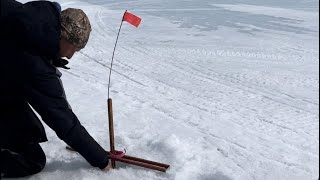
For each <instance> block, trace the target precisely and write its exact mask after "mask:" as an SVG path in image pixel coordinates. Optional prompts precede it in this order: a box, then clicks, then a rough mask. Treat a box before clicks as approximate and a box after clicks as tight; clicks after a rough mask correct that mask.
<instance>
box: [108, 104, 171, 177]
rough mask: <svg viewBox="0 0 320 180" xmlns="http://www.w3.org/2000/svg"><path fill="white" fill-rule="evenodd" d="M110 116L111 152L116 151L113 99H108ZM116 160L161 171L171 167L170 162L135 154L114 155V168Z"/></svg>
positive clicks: (112, 160)
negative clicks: (153, 159) (148, 158)
mask: <svg viewBox="0 0 320 180" xmlns="http://www.w3.org/2000/svg"><path fill="white" fill-rule="evenodd" d="M108 117H109V138H110V153H115V152H116V150H115V146H114V128H113V109H112V99H111V98H109V99H108ZM116 161H120V162H123V163H127V164H132V165H136V166H140V167H144V168H148V169H153V170H157V171H161V172H166V170H167V169H168V168H169V167H170V165H168V164H163V163H159V162H155V161H150V160H146V159H141V158H137V157H133V156H128V155H124V156H123V157H121V158H119V157H113V158H111V164H112V168H115V167H116Z"/></svg>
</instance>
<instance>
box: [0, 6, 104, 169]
mask: <svg viewBox="0 0 320 180" xmlns="http://www.w3.org/2000/svg"><path fill="white" fill-rule="evenodd" d="M0 36H1V48H0V139H1V147H6V146H11V145H13V144H23V143H33V142H44V141H46V140H47V138H46V134H45V130H44V127H43V125H42V123H41V122H40V120H39V119H38V117H37V116H36V115H35V113H34V112H33V110H32V109H31V107H32V108H33V109H34V110H35V111H36V112H37V113H38V114H39V115H40V116H41V118H42V120H43V121H44V122H45V123H46V124H47V125H48V126H49V127H50V128H52V129H53V130H54V131H55V132H56V134H57V135H58V137H59V138H60V139H62V140H63V141H65V142H66V143H67V144H68V145H70V146H71V147H73V148H74V149H75V150H76V151H78V152H79V153H80V154H81V155H82V156H83V157H84V158H85V159H86V160H87V161H88V162H89V163H90V164H91V165H92V166H95V167H100V168H104V167H106V166H107V164H108V157H107V153H106V151H105V150H104V149H103V148H102V147H101V146H100V145H99V144H98V143H97V142H96V141H95V140H94V139H93V138H92V137H91V136H90V135H89V134H88V132H87V131H86V129H85V128H84V127H83V126H82V125H81V124H80V122H79V120H78V119H77V117H76V115H75V114H74V113H73V112H72V109H71V108H70V106H69V104H68V101H67V99H66V97H65V93H64V89H63V86H62V83H61V80H60V77H61V73H60V72H59V71H58V70H57V68H56V67H55V66H54V64H56V63H54V62H55V61H57V60H58V59H59V57H58V52H59V39H60V15H59V12H58V11H57V9H56V7H55V6H54V5H53V4H52V3H51V2H48V1H37V2H29V3H26V4H21V3H18V2H16V1H13V0H1V34H0ZM30 106H31V107H30Z"/></svg>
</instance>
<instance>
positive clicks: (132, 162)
mask: <svg viewBox="0 0 320 180" xmlns="http://www.w3.org/2000/svg"><path fill="white" fill-rule="evenodd" d="M115 160H116V161H120V162H123V163H127V164H133V165H136V166H141V167H144V168H148V169H153V170H157V171H161V172H166V170H167V169H166V168H165V167H160V166H156V165H152V164H147V163H143V162H139V161H134V160H130V159H124V158H115Z"/></svg>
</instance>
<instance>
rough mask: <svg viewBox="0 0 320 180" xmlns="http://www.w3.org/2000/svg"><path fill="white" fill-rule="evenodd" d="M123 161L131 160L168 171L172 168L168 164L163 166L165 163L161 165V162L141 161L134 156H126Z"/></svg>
mask: <svg viewBox="0 0 320 180" xmlns="http://www.w3.org/2000/svg"><path fill="white" fill-rule="evenodd" d="M123 159H129V160H134V161H138V162H143V163H147V164H152V165H156V166H160V167H164V168H166V169H167V168H169V167H170V165H168V164H163V163H159V162H155V161H150V160H146V159H141V158H137V157H133V156H128V155H125V156H124V157H123Z"/></svg>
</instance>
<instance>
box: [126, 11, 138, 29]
mask: <svg viewBox="0 0 320 180" xmlns="http://www.w3.org/2000/svg"><path fill="white" fill-rule="evenodd" d="M122 21H127V22H128V23H130V24H132V25H133V26H135V27H138V26H139V25H140V22H141V18H139V17H138V16H136V15H134V14H131V13H129V12H127V11H126V12H125V13H124V15H123V19H122Z"/></svg>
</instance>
